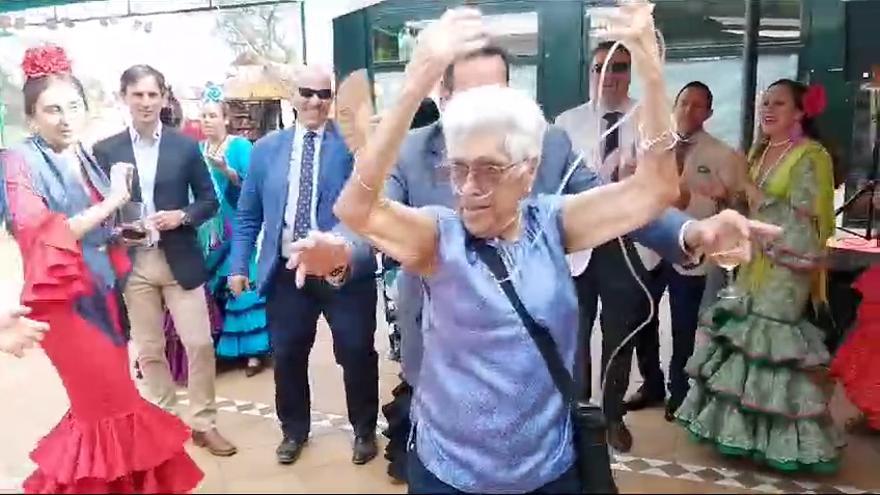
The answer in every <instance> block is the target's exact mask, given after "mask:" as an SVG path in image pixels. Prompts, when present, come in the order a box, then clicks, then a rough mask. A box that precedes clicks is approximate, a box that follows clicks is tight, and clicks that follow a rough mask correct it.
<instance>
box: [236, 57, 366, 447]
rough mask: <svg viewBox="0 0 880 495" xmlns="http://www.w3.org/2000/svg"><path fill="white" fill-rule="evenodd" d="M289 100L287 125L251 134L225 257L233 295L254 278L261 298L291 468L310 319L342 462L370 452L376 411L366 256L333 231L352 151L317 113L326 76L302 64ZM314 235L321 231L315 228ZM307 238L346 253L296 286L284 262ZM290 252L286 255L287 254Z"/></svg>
mask: <svg viewBox="0 0 880 495" xmlns="http://www.w3.org/2000/svg"><path fill="white" fill-rule="evenodd" d="M297 86H298V88H297V90H296V93H295V94H294V95H293V96H292V101H291V103H292V104H293V106H294V108H295V109H296V111H297V120H296V122H295V124H294V126H293V127H292V128H290V129H285V130H283V131H278V132H275V133H272V134H269V135H268V136H265V137H264V138H262V139H260V140H259V141H258V142H257V144H256V146H254V150H253V154H252V156H251V167H250V172H249V173H248V176H247V178H246V179H245V181H244V184H243V186H242V191H241V197H240V199H239V203H238V221H237V228H236V231H235V232H234V234H233V240H232V252H231V254H230V259H231V268H232V272H231V273H232V274H233V275H232V276H231V277H230V279H229V286H230V290H231V291H232V292H233V293H236V294H237V293H240V292H241V291H243V290H244V288H245V287H246V286H247V285H248V284H249V283H250V282H256V283H257V285H258V288H259V290H260V291H261V292H262V293H263V294H264V295H265V297H266V301H267V302H266V314H267V319H268V322H267V323H268V327H269V331H270V334H271V336H272V347H273V351H274V357H275V403H276V407H277V409H278V419H279V420H280V421H281V430H282V433H283V439H282V441H281V444H280V445H279V446H278V449H277V450H276V454H277V456H278V462H280V463H281V464H291V463H293V462H294V461H296V459H297V458H298V457H299V454H300V452H301V451H302V448H303V446H304V444H305V442H306V441H307V440H308V436H309V426H310V419H311V414H310V400H309V399H310V391H309V380H308V367H309V352H310V351H311V349H312V344H313V343H314V341H315V333H316V326H317V322H318V317H319V316H321V315H323V316H324V317H325V318H326V320H327V322H328V323H329V325H330V330H331V332H332V334H333V351H334V353H335V355H336V362H337V363H339V364H340V365H341V366H342V369H343V378H344V382H345V397H346V401H347V404H348V418H349V420H350V421H351V424H352V426H353V428H354V434H355V441H354V453H353V456H352V462H354V463H355V464H364V463H366V462H368V461H370V460H371V459H372V458H373V457H375V456H376V419H377V415H378V410H379V394H378V382H379V377H378V355H377V354H376V351H375V349H374V343H373V334H374V333H375V330H376V297H377V296H376V285H375V281H374V278H373V273H374V271H375V258H373V257H371V254H370V250H369V247H368V246H366V244H364V243H361V242H357V241H353V242H352V241H349V240H346V238H345V237H343V234H342V231H341V228H339V227H340V226H338V225H337V224H338V223H339V221H338V220H337V219H336V217H335V216H334V215H333V204H334V203H335V202H336V197H337V196H338V195H339V191H340V190H341V189H342V186H343V184H345V181H346V180H347V179H348V177H349V175H351V172H352V165H353V161H354V159H353V157H352V154H351V152H350V151H349V150H348V148H347V147H346V145H345V143H344V142H343V140H342V136H341V134H340V133H339V130H338V129H337V127H336V126H335V125H334V124H333V122H331V121H330V120H328V118H327V114H328V111H329V109H330V103H331V99H332V96H333V93H332V90H331V80H330V75H329V74H327V73H326V72H324V71H322V70H320V69H317V68H314V67H306V68H304V69H303V70H302V71H301V72H300V73H299V75H298V80H297ZM261 228H263V229H265V231H264V236H263V240H262V246H261V251H260V259H259V261H258V265H257V276H256V280H255V281H251V280H249V279H248V260H250V258H251V255H252V253H253V250H254V249H255V245H256V241H257V235H258V234H259V232H260V229H261ZM314 231H319V232H321V234H315V233H314ZM315 235H320V236H322V237H321V239H323V240H324V241H327V239H328V238H332V237H335V238H336V242H337V244H338V246H340V249H341V250H345V251H346V252H350V254H351V256H345V257H343V258H345V259H351V260H352V261H351V265H350V266H349V265H348V264H341V265H340V266H338V267H336V268H335V269H334V270H332V271H331V275H329V276H327V277H314V276H309V277H306V278H305V281H304V283H302V284H298V283H297V275H296V272H295V271H293V270H289V269H287V266H289V265H290V266H293V265H295V264H296V263H297V261H296V260H297V258H298V257H297V256H295V254H296V253H295V251H294V250H295V248H294V247H293V246H292V244H293V243H294V242H295V241H298V240H301V239H304V238H309V239H311V238H312V237H314V236H315ZM330 242H332V239H331V241H330ZM291 258H293V260H291Z"/></svg>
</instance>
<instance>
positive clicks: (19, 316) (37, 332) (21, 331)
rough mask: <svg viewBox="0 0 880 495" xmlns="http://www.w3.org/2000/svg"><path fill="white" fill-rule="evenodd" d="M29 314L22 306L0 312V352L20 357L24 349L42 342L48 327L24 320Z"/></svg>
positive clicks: (27, 319) (28, 310) (40, 323)
mask: <svg viewBox="0 0 880 495" xmlns="http://www.w3.org/2000/svg"><path fill="white" fill-rule="evenodd" d="M30 312H31V310H30V308H26V307H23V306H19V307H17V308H15V309H12V310H9V311H5V312H0V351H2V352H5V353H8V354H12V355H14V356H16V357H22V356H24V351H25V350H26V349H29V348H31V347H33V346H35V345H36V344H37V343H38V342H40V341H41V340H43V336H44V335H45V333H46V332H47V331H48V330H49V325H47V324H46V323H42V322H39V321H34V320H31V319H30V318H25V315H27V314H30Z"/></svg>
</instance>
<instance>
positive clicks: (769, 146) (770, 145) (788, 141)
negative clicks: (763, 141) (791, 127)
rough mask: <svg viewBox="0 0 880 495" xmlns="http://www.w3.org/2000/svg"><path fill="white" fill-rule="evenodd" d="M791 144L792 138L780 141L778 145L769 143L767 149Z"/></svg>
mask: <svg viewBox="0 0 880 495" xmlns="http://www.w3.org/2000/svg"><path fill="white" fill-rule="evenodd" d="M790 143H791V138H788V139H786V140H784V141H779V142H778V143H774V142H773V141H769V143H768V146H767V147H768V148H778V147H780V146H782V145H783V144H790Z"/></svg>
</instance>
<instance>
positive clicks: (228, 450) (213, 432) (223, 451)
mask: <svg viewBox="0 0 880 495" xmlns="http://www.w3.org/2000/svg"><path fill="white" fill-rule="evenodd" d="M192 438H193V443H194V444H195V445H196V447H204V448H205V449H208V452H210V453H211V455H216V456H218V457H229V456H231V455H235V453H236V452H238V449H237V448H235V445H232V444H231V443H229V440H227V439H225V438H223V435H221V434H220V432H219V431H217V428H211V429H210V430H208V431H194V432H193V434H192Z"/></svg>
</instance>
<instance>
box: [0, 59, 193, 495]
mask: <svg viewBox="0 0 880 495" xmlns="http://www.w3.org/2000/svg"><path fill="white" fill-rule="evenodd" d="M22 67H23V68H24V71H25V76H26V82H25V85H24V89H23V92H24V97H25V112H26V114H27V117H28V120H29V123H30V124H31V127H32V129H33V130H34V131H35V132H34V135H33V136H32V137H30V138H28V139H26V140H25V141H24V142H23V143H22V144H20V145H18V146H15V147H14V148H13V149H12V150H10V151H8V152H7V153H5V154H4V155H2V156H0V171H2V173H0V186H2V187H0V213H2V214H3V218H4V219H5V220H6V223H7V226H8V227H9V228H10V230H11V231H12V234H13V236H14V237H15V240H16V242H17V243H18V245H19V247H20V249H21V253H22V257H23V261H24V278H25V283H24V289H23V293H22V304H23V305H25V306H29V307H30V308H31V309H32V312H31V314H30V315H29V316H30V317H31V318H33V319H34V320H38V321H42V322H45V323H48V324H49V327H50V330H49V331H48V332H47V333H46V334H45V336H44V338H43V340H42V346H43V349H44V350H45V352H46V355H47V356H48V357H49V359H50V360H51V362H52V364H53V365H54V366H55V368H56V369H57V370H58V374H59V375H60V377H61V381H62V383H63V384H64V388H65V390H66V391H67V395H68V398H69V399H70V410H69V411H68V412H67V413H66V414H65V415H64V417H63V418H62V419H61V421H60V422H59V423H58V425H57V426H55V428H54V429H53V430H52V431H51V432H49V434H48V435H46V436H45V437H43V439H42V440H40V442H39V443H38V445H37V447H36V448H35V449H34V451H33V452H32V453H31V459H33V461H34V462H35V463H36V465H37V469H36V470H35V471H34V473H33V474H31V476H30V477H29V478H28V479H27V480H26V481H25V483H24V490H25V492H27V493H185V492H189V491H191V490H192V489H193V488H195V486H196V485H197V484H198V483H199V481H201V479H202V472H201V471H200V470H199V468H198V467H197V466H196V465H195V463H194V462H193V460H192V459H191V458H190V457H189V455H188V454H187V453H186V451H185V450H184V444H185V443H186V441H187V440H188V438H189V436H190V435H189V431H188V430H187V428H186V426H185V425H184V424H183V423H182V422H181V421H180V420H179V419H177V418H176V417H175V416H173V415H171V414H169V413H167V412H165V411H164V410H162V409H160V408H158V407H156V406H154V405H152V404H150V403H148V402H147V401H145V400H144V399H142V398H141V397H140V395H139V394H138V391H137V389H136V388H135V385H134V382H133V381H132V379H131V376H130V372H129V359H128V352H127V346H126V341H127V338H126V335H125V331H124V330H123V329H124V328H125V322H124V316H123V314H124V312H123V311H122V310H123V309H124V308H123V307H122V304H123V303H122V297H121V292H120V286H121V285H122V284H123V283H124V280H125V275H126V273H127V272H128V271H129V269H130V262H129V260H128V257H127V254H126V251H125V247H123V246H120V245H116V244H115V243H114V238H115V236H114V231H113V228H112V226H111V225H110V222H109V221H108V219H110V218H112V217H113V215H114V213H115V212H116V210H117V209H118V208H119V207H120V206H122V205H123V204H124V203H126V202H127V201H128V198H129V192H128V179H129V176H130V174H131V172H132V165H129V164H116V165H114V166H113V169H112V170H111V171H110V173H109V177H108V175H107V174H105V173H104V172H103V171H102V170H101V169H100V167H98V165H97V164H96V162H95V161H94V160H93V159H91V157H90V156H89V154H88V153H87V152H86V150H85V149H84V148H83V147H82V146H81V145H80V144H79V143H78V131H80V130H81V129H82V127H83V125H84V124H85V121H86V118H85V117H86V102H85V97H84V92H83V89H82V85H81V84H80V83H79V81H78V80H77V79H76V78H74V77H73V76H72V75H71V74H70V64H69V62H68V61H67V58H66V57H65V55H64V52H63V51H62V50H61V49H60V48H57V47H43V48H37V49H31V50H28V52H27V53H26V54H25V60H24V62H23V64H22Z"/></svg>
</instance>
